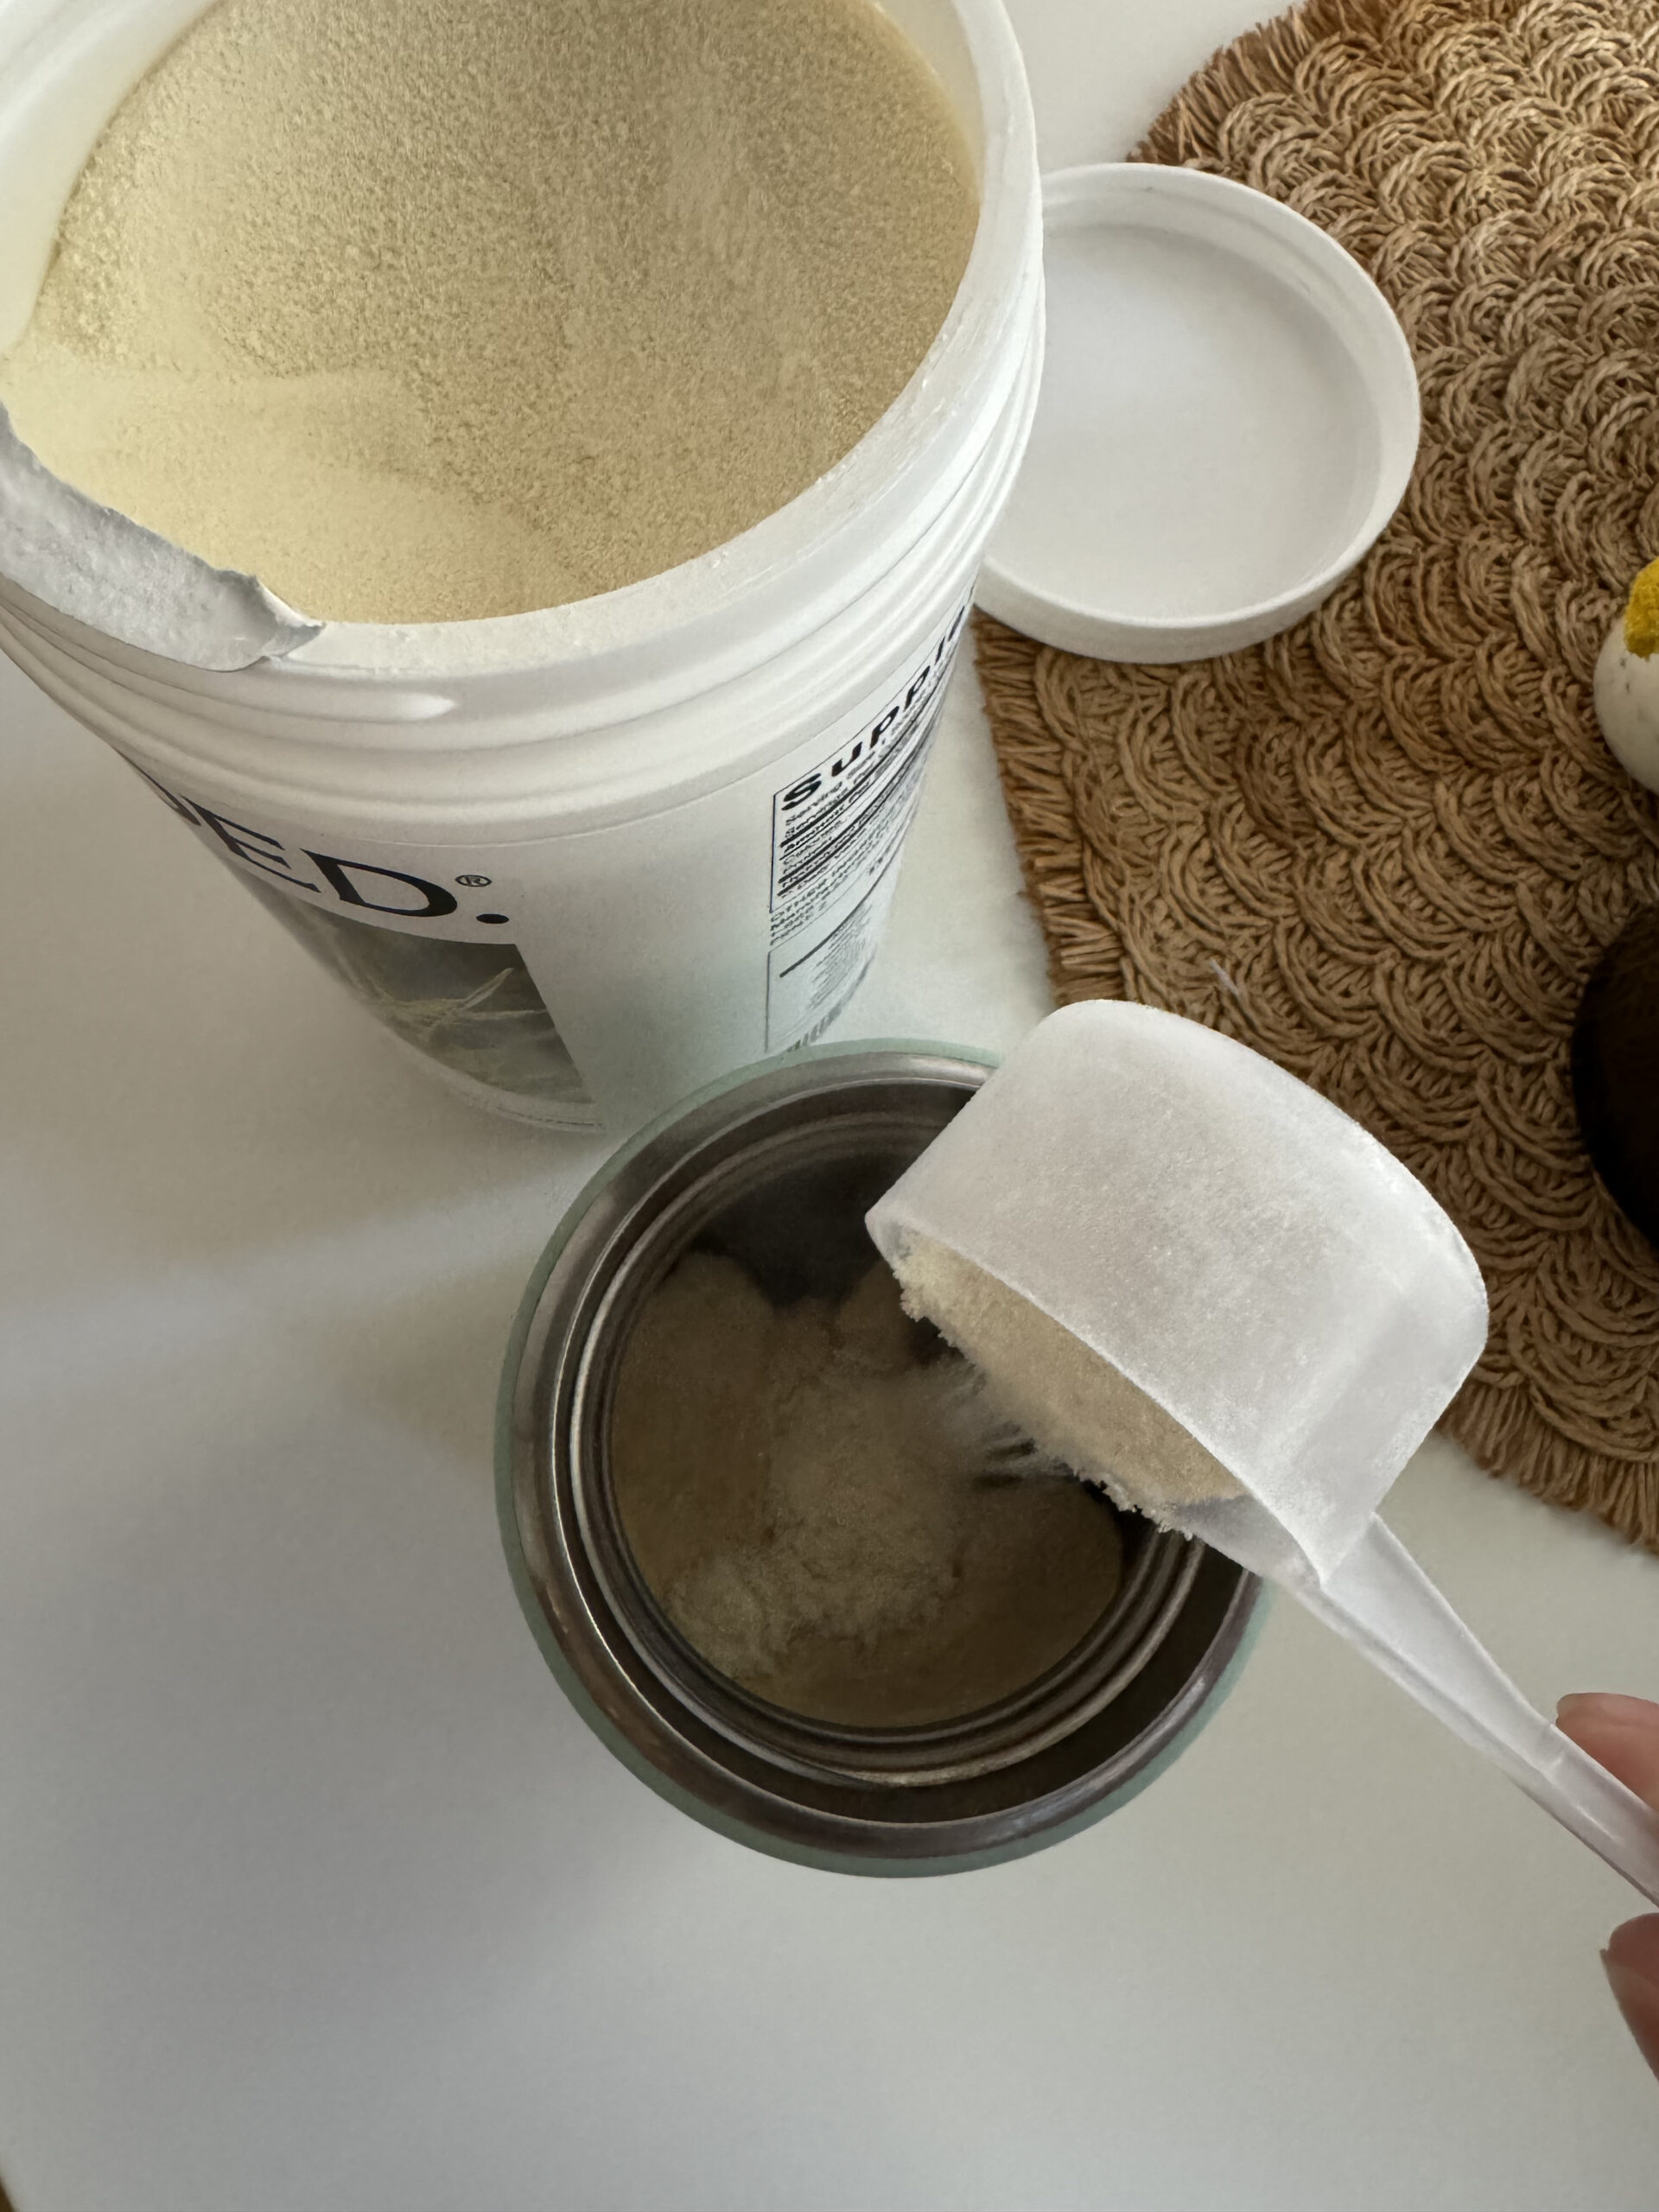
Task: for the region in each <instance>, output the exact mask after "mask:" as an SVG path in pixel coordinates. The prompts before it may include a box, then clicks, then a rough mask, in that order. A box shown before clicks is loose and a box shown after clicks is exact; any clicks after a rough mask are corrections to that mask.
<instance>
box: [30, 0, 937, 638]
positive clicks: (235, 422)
mask: <svg viewBox="0 0 1659 2212" xmlns="http://www.w3.org/2000/svg"><path fill="white" fill-rule="evenodd" d="M976 218H977V198H976V187H975V182H974V177H973V168H972V162H971V158H970V156H969V150H968V148H967V145H966V143H965V141H964V140H963V137H962V135H961V132H960V130H959V129H958V126H957V123H956V120H955V118H954V117H953V115H952V113H951V111H950V108H949V105H948V104H947V102H946V100H945V99H944V94H943V92H941V90H940V88H939V86H938V84H937V83H936V81H935V80H934V79H933V78H932V76H931V73H930V72H929V71H928V70H927V68H926V67H925V64H924V63H923V62H922V60H921V59H920V57H919V55H918V54H917V53H916V52H915V50H914V49H913V48H912V47H911V46H910V45H909V43H908V41H906V39H904V38H903V36H902V35H900V34H899V32H898V30H897V29H895V28H894V27H893V25H892V24H891V23H890V22H888V21H887V18H886V17H885V16H882V15H881V14H880V12H879V11H878V10H876V9H875V8H874V7H873V6H871V5H870V4H868V0H538V4H536V5H525V4H524V0H219V4H218V5H217V6H215V7H213V9H212V10H209V12H208V13H207V15H205V16H203V17H201V18H200V20H199V21H198V22H197V23H196V24H195V25H194V27H193V28H192V29H190V30H189V31H188V33H187V34H186V35H185V36H184V37H183V38H182V39H181V40H180V41H179V42H178V43H177V44H176V45H175V47H174V48H173V49H172V50H171V52H170V53H169V54H168V55H167V56H166V57H165V58H164V59H163V60H162V61H161V62H160V63H159V64H158V65H157V66H156V67H155V68H154V69H152V70H151V71H150V72H149V74H148V75H147V76H146V77H145V78H144V79H143V80H142V81H141V82H140V83H139V84H138V85H137V87H136V88H135V89H134V90H133V92H131V93H130V95H129V96H128V98H127V99H126V100H125V101H124V103H123V105H121V107H120V109H119V110H118V112H117V113H116V115H115V117H114V118H113V119H112V120H111V124H110V125H109V127H108V129H107V130H105V134H104V136H103V137H102V139H101V140H100V141H99V145H98V146H97V148H96V149H95V150H94V152H93V155H92V159H91V161H90V162H88V164H87V167H86V169H85V171H84V172H83V174H82V176H81V178H80V181H79V185H78V186H77V188H76V190H75V192H74V194H73V197H72V199H71V200H70V203H69V205H68V207H67V210H66V212H65V214H64V218H63V221H62V224H61V226H60V232H59V237H58V244H57V250H56V255H55V258H54V263H53V265H52V268H51V270H50V272H49V275H48V280H47V283H46V285H45V288H44V289H43V292H42V295H41V299H40V302H39V303H38V305H37V308H36V310H35V315H34V318H33V320H32V321H31V323H30V325H29V328H28V330H27V331H26V332H25V334H24V335H23V337H22V339H21V340H20V341H19V342H18V344H17V345H16V346H14V347H13V348H12V349H11V351H10V353H8V354H6V355H4V356H3V357H0V401H3V402H4V404H6V406H7V407H8V408H9V409H10V412H11V415H12V417H13V421H14V423H15V425H16V429H17V430H18V433H19V435H21V436H22V437H23V438H24V439H25V440H26V441H27V442H29V444H30V445H32V446H33V447H34V448H35V451H36V452H37V453H38V454H40V455H41V459H42V460H44V461H46V462H47V464H48V467H51V468H53V469H54V470H55V471H56V472H57V474H60V475H61V476H62V477H64V478H65V479H67V480H68V481H70V482H71V483H73V484H75V485H77V486H79V487H80V488H81V489H83V490H84V491H86V492H88V493H92V496H94V497H95V498H97V499H100V500H102V501H104V502H105V504H107V505H111V506H114V507H117V508H118V509H120V510H122V511H123V512H125V513H127V514H129V515H130V516H132V517H133V518H135V519H137V521H139V522H141V523H143V524H147V525H148V526H149V527H150V528H151V529H154V530H156V531H160V532H162V534H163V535H164V536H166V537H171V538H173V539H174V540H175V542H177V543H181V544H182V545H185V546H187V547H188V548H189V549H190V550H192V551H194V552H196V553H200V554H201V555H203V556H206V557H207V559H209V560H210V561H213V563H216V564H219V565H221V566H225V567H229V568H234V569H245V570H249V571H251V572H252V573H254V574H256V575H258V576H259V577H260V578H261V579H262V580H263V581H264V582H265V583H266V584H267V585H269V586H270V588H271V589H272V590H273V591H275V592H276V593H277V594H279V595H280V596H281V597H282V598H283V599H285V600H287V601H289V602H290V603H291V604H292V605H294V606H296V607H298V608H300V609H301V610H302V611H303V612H304V613H308V614H310V615H314V616H317V617H322V618H327V619H332V620H356V621H379V622H412V621H447V620H459V619H462V618H467V617H474V616H480V615H491V614H506V613H518V612H523V611H525V610H528V609H531V608H535V607H550V606H556V605H559V604H562V603H563V602H565V601H570V600H575V599H582V598H585V597H587V596H588V595H590V594H594V593H597V592H602V591H608V590H612V589H614V588H617V587H619V586H621V585H625V584H627V583H631V582H637V581H639V579H641V578H643V577H645V576H650V575H656V574H658V573H659V572H661V571H662V570H664V569H669V568H671V567H673V566H675V565H676V564H677V563H680V562H683V561H686V560H689V559H690V558H692V557H693V556H696V555H697V554H700V553H703V552H706V551H708V550H709V549H710V548H712V547H714V546H716V545H719V544H721V543H724V542H725V541H726V540H728V539H729V538H731V537H735V536H736V535H737V534H738V533H739V532H741V531H743V530H746V529H747V528H748V527H749V526H750V525H751V524H754V523H756V522H758V521H760V519H762V518H764V517H765V516H766V515H767V514H770V513H772V512H774V511H775V510H776V509H777V508H779V507H780V506H782V505H785V503H786V502H787V501H788V500H790V499H793V498H794V497H795V496H796V495H797V494H798V493H800V492H802V491H804V489H805V488H806V487H807V486H809V485H810V484H811V483H812V482H814V481H815V480H817V478H818V477H819V476H821V475H823V474H824V472H825V471H826V470H827V469H829V468H830V467H833V465H834V464H835V463H836V461H839V460H840V459H841V458H842V456H843V455H844V454H846V453H847V452H848V451H849V449H850V448H852V447H853V446H854V445H855V443H856V442H857V441H858V440H859V439H860V438H861V436H862V435H864V433H865V432H866V431H867V430H868V429H869V428H870V427H871V426H872V424H873V423H874V422H875V421H876V420H877V418H878V417H879V416H880V415H881V414H882V413H883V412H884V411H885V410H886V409H887V407H888V406H889V405H890V404H892V402H893V400H894V399H895V398H896V397H898V395H899V392H900V391H902V389H903V388H904V386H905V385H906V383H907V382H908V381H909V379H910V378H911V376H912V374H913V373H914V372H915V370H916V369H917V367H918V365H919V364H920V362H921V360H922V358H923V356H924V354H925V353H926V351H927V349H928V347H929V346H930V345H931V342H932V340H933V339H934V337H935V336H936V335H937V334H938V330H939V328H940V326H941V325H942V323H943V321H944V318H945V315H946V314H947V313H948V311H949V308H950V302H951V300H952V298H953V297H954V296H955V293H956V289H957V285H958V283H959V282H960V280H961V277H962V274H963V269H964V267H965V265H966V263H967V258H968V253H969V247H970V245H971V243H972V238H973V233H974V228H975V224H976Z"/></svg>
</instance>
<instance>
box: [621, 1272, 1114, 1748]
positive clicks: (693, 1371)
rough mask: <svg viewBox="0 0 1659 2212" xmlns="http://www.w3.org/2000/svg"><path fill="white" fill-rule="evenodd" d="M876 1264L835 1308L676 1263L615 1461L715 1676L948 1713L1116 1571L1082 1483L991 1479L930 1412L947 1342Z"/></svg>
mask: <svg viewBox="0 0 1659 2212" xmlns="http://www.w3.org/2000/svg"><path fill="white" fill-rule="evenodd" d="M930 1351H938V1340H937V1339H936V1338H931V1335H930V1332H925V1331H923V1330H921V1329H919V1328H918V1327H917V1325H915V1324H914V1323H912V1322H911V1321H910V1320H908V1319H906V1315H905V1313H904V1312H903V1310H902V1308H901V1306H900V1305H899V1292H898V1287H897V1285H896V1284H895V1283H894V1281H893V1277H892V1276H891V1275H890V1274H888V1272H887V1269H886V1268H884V1267H881V1266H880V1265H878V1266H877V1267H875V1268H873V1269H872V1271H871V1272H870V1274H868V1276H866V1277H865V1279H864V1281H862V1282H861V1284H860V1285H859V1286H858V1287H857V1288H856V1289H855V1291H854V1292H853V1293H852V1294H851V1295H850V1296H849V1297H848V1298H846V1299H844V1300H842V1302H841V1303H840V1304H839V1305H838V1306H836V1305H831V1304H830V1303H829V1301H827V1300H818V1299H804V1300H800V1301H798V1303H796V1304H794V1305H791V1306H785V1307H781V1308H780V1307H776V1306H772V1304H771V1303H770V1302H769V1301H768V1300H767V1299H766V1296H765V1295H764V1294H763V1293H762V1292H761V1291H760V1289H759V1287H757V1286H756V1285H755V1283H754V1282H753V1281H752V1280H751V1278H750V1277H749V1276H748V1275H747V1274H746V1273H745V1272H744V1270H743V1269H742V1268H741V1267H739V1266H738V1265H737V1264H736V1262H734V1261H732V1260H730V1259H727V1258H725V1257H722V1256H721V1255H715V1254H711V1253H692V1254H690V1255H688V1256H687V1257H686V1258H684V1259H683V1260H682V1261H681V1262H679V1264H678V1265H677V1268H675V1269H674V1271H673V1272H672V1273H671V1274H670V1275H669V1277H668V1278H667V1280H666V1281H664V1283H663V1284H662V1286H661V1287H659V1288H658V1290H657V1292H656V1293H655V1294H653V1295H652V1298H651V1300H649V1301H648V1303H647V1305H646V1306H645V1309H644V1311H643V1312H642V1313H641V1315H640V1318H639V1322H638V1324H637V1325H636V1327H635V1330H634V1332H633V1335H632V1338H631V1339H630V1342H629V1344H628V1349H627V1351H626V1354H625V1356H624V1358H623V1361H622V1363H621V1367H620V1373H619V1376H618V1380H617V1388H616V1396H615V1401H614V1405H613V1413H612V1420H611V1433H610V1459H611V1478H612V1484H613V1494H614V1496H615V1499H616V1504H617V1510H618V1515H619V1518H620V1522H621V1525H622V1529H623V1533H624V1535H625V1536H626V1539H627V1541H628V1543H629V1545H630V1547H631V1548H632V1552H633V1554H634V1557H635V1560H636V1561H637V1562H638V1564H639V1569H640V1572H641V1573H642V1574H643V1576H644V1577H645V1581H646V1583H647V1584H648V1585H649V1586H650V1587H651V1589H652V1592H654V1593H655V1595H656V1596H657V1598H658V1600H659V1602H660V1603H661V1605H662V1606H663V1609H664V1611H665V1612H666V1614H667V1615H668V1617H669V1618H670V1619H671V1621H672V1622H673V1623H674V1624H675V1625H676V1626H677V1628H678V1629H679V1630H680V1631H681V1633H682V1634H683V1636H684V1637H686V1639H687V1641H688V1642H689V1643H691V1644H693V1645H694V1646H695V1647H696V1649H698V1650H700V1651H701V1652H702V1655H703V1656H704V1657H705V1658H707V1659H708V1660H709V1661H710V1662H711V1663H712V1664H713V1665H715V1667H716V1668H718V1669H720V1670H721V1672H722V1673H723V1674H726V1675H730V1676H731V1677H732V1678H733V1679H734V1681H738V1682H740V1683H741V1684H742V1685H743V1686H744V1687H745V1688H747V1689H750V1690H753V1691H754V1692H755V1693H756V1694H759V1695H760V1696H763V1697H765V1698H766V1699H768V1700H770V1701H771V1702H772V1703H773V1704H775V1705H779V1706H782V1707H786V1708H787V1709H788V1710H790V1711H791V1712H794V1713H804V1714H806V1715H808V1716H809V1717H810V1718H812V1719H819V1720H828V1721H832V1722H838V1723H841V1724H843V1725H848V1726H902V1725H913V1724H921V1723H925V1722H931V1721H942V1720H946V1719H955V1718H957V1717H959V1716H961V1715H962V1714H964V1713H970V1712H974V1711H977V1710H979V1709H981V1708H982V1707H985V1706H988V1705H990V1704H992V1703H994V1702H995V1701H996V1700H998V1699H1001V1698H1002V1697H1006V1696H1008V1695H1011V1694H1013V1693H1014V1692H1015V1691H1017V1690H1019V1689H1021V1688H1025V1687H1026V1686H1027V1684H1028V1683H1031V1682H1033V1681H1035V1680H1036V1679H1037V1678H1038V1677H1039V1675H1042V1674H1043V1673H1044V1672H1045V1671H1046V1669H1048V1668H1050V1667H1052V1666H1053V1665H1055V1664H1056V1663H1057V1662H1058V1661H1059V1660H1061V1659H1063V1658H1064V1657H1065V1655H1066V1653H1067V1652H1068V1651H1070V1650H1071V1649H1074V1648H1075V1647H1076V1645H1077V1643H1079V1642H1080V1641H1081V1639H1082V1638H1083V1637H1084V1636H1085V1635H1086V1634H1087V1633H1088V1631H1089V1630H1090V1628H1092V1627H1093V1626H1094V1624H1096V1622H1097V1621H1098V1620H1099V1619H1100V1618H1101V1617H1102V1616H1103V1613H1104V1612H1105V1611H1106V1609H1107V1607H1108V1605H1109V1604H1110V1601H1111V1599H1112V1597H1113V1596H1114V1594H1115V1592H1116V1589H1117V1587H1118V1584H1119V1581H1120V1579H1121V1574H1122V1552H1121V1545H1120V1540H1119V1536H1118V1531H1117V1524H1116V1521H1115V1519H1114V1517H1113V1515H1112V1512H1111V1510H1110V1509H1109V1507H1107V1506H1106V1505H1105V1503H1103V1500H1102V1499H1100V1498H1099V1497H1097V1496H1096V1495H1094V1494H1092V1493H1090V1491H1087V1490H1085V1489H1084V1487H1083V1485H1082V1484H1077V1483H1073V1482H1068V1481H1054V1480H1020V1479H1019V1478H1015V1479H1013V1480H1008V1481H997V1480H994V1479H987V1478H986V1477H985V1476H984V1474H983V1472H982V1469H981V1468H980V1467H979V1466H978V1465H976V1463H975V1461H974V1460H973V1459H972V1457H971V1455H970V1454H969V1453H966V1452H964V1451H963V1446H962V1444H961V1443H960V1441H958V1440H957V1437H956V1433H955V1429H954V1427H953V1424H952V1423H951V1422H950V1421H948V1420H944V1419H942V1418H941V1413H942V1407H941V1398H942V1395H943V1394H944V1393H946V1392H949V1391H950V1390H951V1389H956V1388H958V1387H960V1379H961V1377H962V1376H963V1367H962V1363H960V1362H959V1361H957V1359H956V1358H955V1357H953V1356H950V1355H949V1354H946V1355H945V1356H944V1357H928V1356H927V1355H928V1353H929V1352H930Z"/></svg>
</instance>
